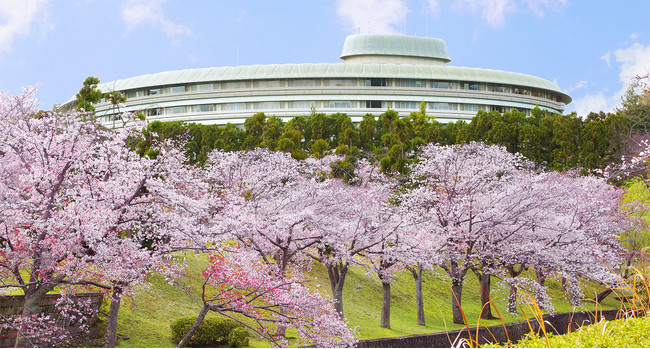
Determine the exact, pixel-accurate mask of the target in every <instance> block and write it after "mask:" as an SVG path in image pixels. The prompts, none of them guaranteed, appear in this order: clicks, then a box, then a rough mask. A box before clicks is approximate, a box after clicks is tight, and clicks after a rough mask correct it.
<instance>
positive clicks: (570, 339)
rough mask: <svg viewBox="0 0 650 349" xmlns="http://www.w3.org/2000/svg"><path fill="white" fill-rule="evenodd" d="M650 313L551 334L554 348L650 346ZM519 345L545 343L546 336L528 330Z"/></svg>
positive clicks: (530, 345) (539, 344)
mask: <svg viewBox="0 0 650 349" xmlns="http://www.w3.org/2000/svg"><path fill="white" fill-rule="evenodd" d="M648 332H650V317H640V318H632V319H629V320H623V319H622V320H615V321H601V322H599V323H596V324H594V325H590V326H584V327H581V328H580V330H578V331H576V332H572V333H568V334H565V335H562V336H553V335H551V334H549V335H548V337H549V345H550V347H551V348H647V347H648V346H650V337H648ZM514 347H516V348H539V347H546V340H545V338H544V337H540V336H537V335H536V334H529V335H528V336H527V337H526V338H524V339H523V340H521V341H519V343H517V344H516V345H514Z"/></svg>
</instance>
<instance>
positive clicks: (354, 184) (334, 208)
mask: <svg viewBox="0 0 650 349" xmlns="http://www.w3.org/2000/svg"><path fill="white" fill-rule="evenodd" d="M352 177H353V179H351V180H349V181H348V183H346V182H344V181H343V180H340V179H337V178H329V179H327V185H326V186H324V187H322V188H321V190H320V192H319V194H318V195H319V200H318V204H319V207H318V209H317V210H316V211H315V212H316V213H317V214H318V215H319V217H320V218H319V219H318V222H319V224H318V225H316V226H315V229H318V230H319V231H320V232H321V234H322V239H321V240H320V241H319V243H318V245H317V246H316V247H317V249H316V252H315V253H312V254H311V257H312V258H313V259H314V260H316V261H318V262H320V263H321V264H323V265H324V266H325V267H326V268H327V272H328V277H329V281H330V288H331V291H332V297H333V298H334V305H335V308H336V310H337V311H338V312H339V314H340V315H341V317H343V286H344V284H345V278H346V276H347V272H348V270H349V269H350V266H351V265H353V264H357V263H358V260H357V258H358V257H360V256H361V255H362V254H364V253H367V252H368V251H369V250H370V249H372V248H375V247H378V246H379V245H381V244H382V243H383V242H385V241H387V239H390V238H391V236H392V235H394V234H396V232H397V231H398V230H399V229H401V227H402V225H403V224H404V222H403V220H401V219H399V215H398V213H397V212H396V210H394V207H393V205H392V204H391V203H389V200H390V198H391V196H392V195H393V184H392V182H391V181H390V180H389V179H388V178H386V177H384V176H383V175H381V174H380V173H379V170H378V168H377V167H376V166H373V165H371V164H370V163H369V162H367V161H363V160H362V161H359V163H358V164H357V169H356V174H355V175H354V176H352Z"/></svg>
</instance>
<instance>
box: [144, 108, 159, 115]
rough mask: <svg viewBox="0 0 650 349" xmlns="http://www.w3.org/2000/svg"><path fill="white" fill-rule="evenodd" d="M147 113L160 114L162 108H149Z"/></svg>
mask: <svg viewBox="0 0 650 349" xmlns="http://www.w3.org/2000/svg"><path fill="white" fill-rule="evenodd" d="M147 115H149V116H156V115H162V108H151V109H148V110H147Z"/></svg>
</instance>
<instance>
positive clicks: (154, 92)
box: [149, 88, 163, 96]
mask: <svg viewBox="0 0 650 349" xmlns="http://www.w3.org/2000/svg"><path fill="white" fill-rule="evenodd" d="M162 92H163V91H162V89H161V88H150V89H149V96H153V95H159V94H161V93H162Z"/></svg>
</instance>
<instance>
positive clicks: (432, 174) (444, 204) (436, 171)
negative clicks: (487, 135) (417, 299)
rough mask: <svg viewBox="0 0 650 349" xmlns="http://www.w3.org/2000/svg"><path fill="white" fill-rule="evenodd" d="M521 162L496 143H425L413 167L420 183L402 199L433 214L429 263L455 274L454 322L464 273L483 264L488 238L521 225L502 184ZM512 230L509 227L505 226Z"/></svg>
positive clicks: (425, 214) (457, 319) (421, 211)
mask: <svg viewBox="0 0 650 349" xmlns="http://www.w3.org/2000/svg"><path fill="white" fill-rule="evenodd" d="M521 165H522V160H521V158H520V157H519V156H516V155H513V154H510V153H508V152H507V151H505V149H504V148H501V147H497V146H486V145H483V144H480V143H470V144H465V145H456V146H438V145H427V146H425V147H424V148H422V153H421V155H420V161H419V162H417V163H416V164H415V165H413V166H412V167H411V176H412V178H413V182H414V183H415V184H416V185H415V186H414V187H413V189H411V190H409V191H408V192H407V193H406V194H405V195H404V196H403V198H402V201H403V202H404V204H405V205H407V206H408V207H411V208H412V209H413V210H417V211H419V214H420V215H421V216H423V217H429V227H428V228H427V229H425V230H424V233H427V234H430V236H429V238H428V240H429V241H435V245H434V246H428V248H430V249H434V251H435V253H432V254H430V256H431V258H433V260H432V261H431V264H434V265H437V266H439V267H440V268H442V269H443V270H444V271H445V272H446V273H447V274H448V275H449V277H450V278H451V289H452V300H451V302H452V312H453V321H454V323H460V324H462V323H464V321H463V316H462V312H461V304H462V285H463V281H464V279H465V275H466V274H467V272H468V271H470V270H472V269H477V268H480V267H481V265H480V264H481V262H482V261H485V258H484V257H485V254H486V253H493V252H491V251H490V247H489V245H488V244H487V241H488V239H489V238H490V236H492V235H495V234H497V232H498V234H507V232H506V231H507V230H508V231H511V230H515V231H516V230H517V229H519V225H518V224H516V223H514V224H513V222H512V221H511V219H510V217H511V216H510V215H509V214H506V210H507V207H508V206H507V205H503V202H502V201H501V199H502V198H503V197H505V196H506V194H504V193H505V191H504V188H505V185H506V183H508V181H509V180H510V179H512V178H513V176H514V173H516V171H517V168H518V167H520V166H521ZM506 227H507V228H508V229H505V228H506Z"/></svg>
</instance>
